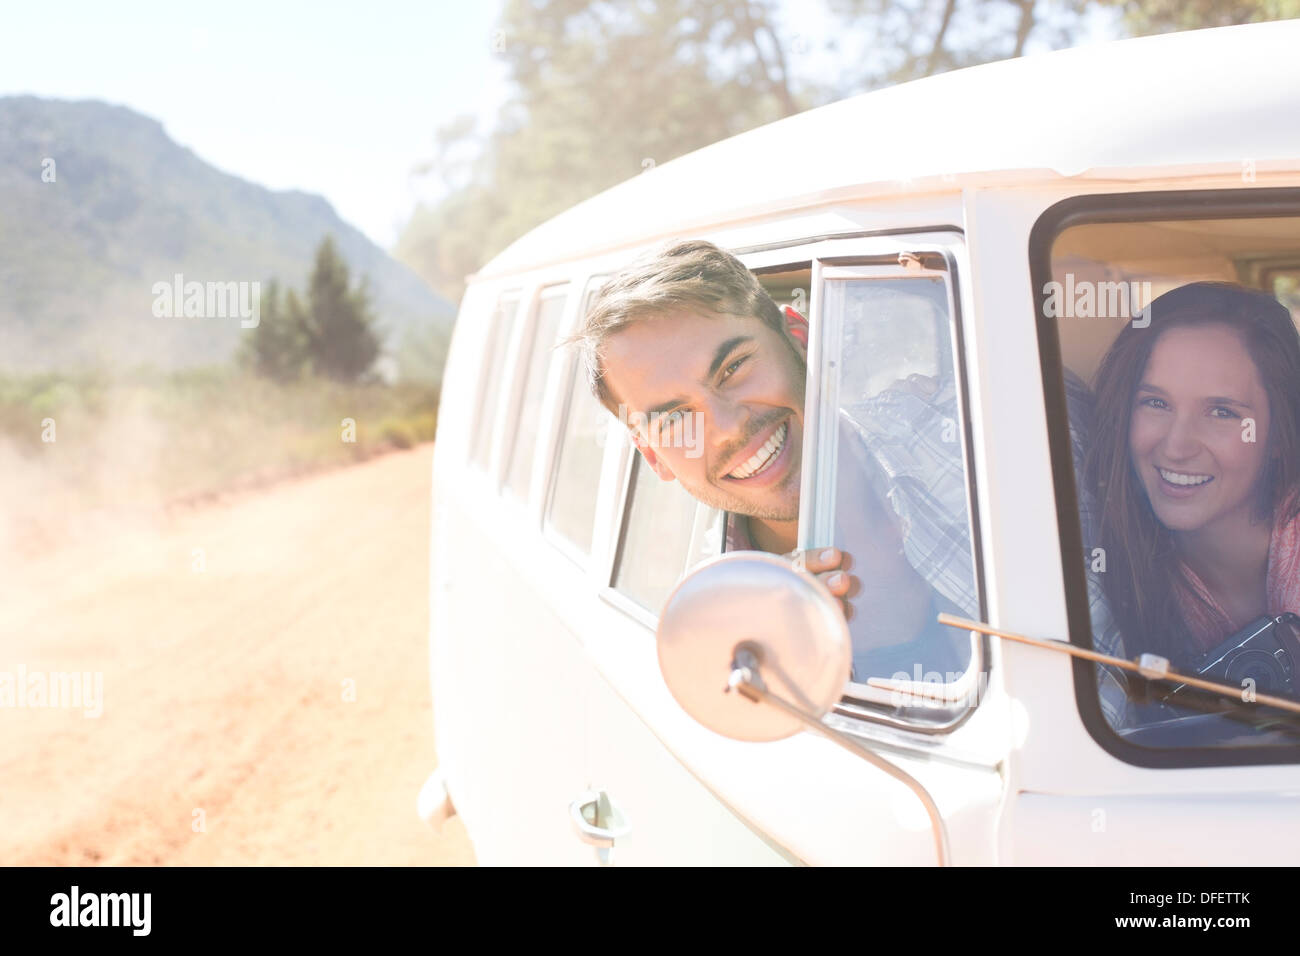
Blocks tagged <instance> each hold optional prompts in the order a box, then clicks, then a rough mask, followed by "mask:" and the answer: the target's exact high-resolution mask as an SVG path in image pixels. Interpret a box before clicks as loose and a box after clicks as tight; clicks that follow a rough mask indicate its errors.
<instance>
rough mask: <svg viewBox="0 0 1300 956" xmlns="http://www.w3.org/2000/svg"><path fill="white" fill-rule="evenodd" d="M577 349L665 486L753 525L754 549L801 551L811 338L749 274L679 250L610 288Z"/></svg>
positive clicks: (707, 255)
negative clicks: (803, 451)
mask: <svg viewBox="0 0 1300 956" xmlns="http://www.w3.org/2000/svg"><path fill="white" fill-rule="evenodd" d="M578 340H579V341H580V342H581V344H582V345H583V347H584V351H585V354H586V358H587V368H588V370H589V372H590V373H591V376H592V386H593V391H594V392H595V394H596V395H597V397H598V398H599V399H600V400H601V403H602V404H604V406H605V407H606V408H608V409H609V410H610V411H611V412H613V413H614V414H615V415H617V416H618V417H619V419H620V420H621V421H623V422H625V423H626V424H627V425H628V426H629V428H630V431H631V433H632V438H633V441H634V442H635V443H636V446H637V448H638V449H639V450H640V452H641V454H642V455H644V456H645V460H646V463H647V464H648V465H649V466H650V467H651V468H653V469H654V470H655V472H656V473H657V474H658V475H659V477H660V478H663V479H664V480H667V481H671V480H673V479H676V480H677V481H678V482H679V483H680V484H681V486H682V487H683V488H684V489H685V490H686V491H687V492H689V493H690V494H691V495H692V496H694V497H695V498H697V499H699V500H700V501H703V502H704V503H705V504H708V505H710V506H712V507H715V508H720V509H722V510H725V511H729V512H732V513H733V514H736V515H742V516H746V517H747V518H748V533H749V536H750V538H751V539H752V542H753V544H754V546H755V547H757V548H759V549H761V550H764V551H771V552H776V553H781V552H788V551H791V550H793V549H794V547H795V541H796V537H797V531H798V518H799V476H800V450H801V447H802V442H803V394H804V379H805V353H804V349H805V347H806V342H807V338H806V333H805V332H804V330H803V328H802V327H801V326H800V324H799V322H798V321H797V320H796V319H795V318H793V317H788V316H786V315H785V314H783V313H782V312H781V310H780V309H779V308H778V307H777V305H776V303H775V302H773V301H772V299H771V297H769V296H768V294H767V293H766V292H765V291H764V290H763V288H762V286H760V285H759V284H758V280H757V279H756V278H755V277H754V276H753V274H752V273H750V272H749V270H747V269H746V268H745V267H744V266H743V265H742V264H741V263H740V262H739V261H738V260H736V259H735V258H733V257H732V256H729V255H727V254H726V253H724V252H722V251H721V250H719V249H717V248H716V247H715V246H712V245H710V244H709V243H704V242H686V243H680V244H678V245H675V246H673V247H672V248H670V249H668V250H667V251H665V252H664V253H663V254H662V255H661V256H657V257H655V258H653V259H650V260H647V261H645V262H643V263H642V264H641V265H640V266H639V267H634V268H632V269H630V270H628V271H627V272H626V273H624V274H623V275H621V276H619V277H618V278H616V279H614V280H613V281H612V282H610V283H609V284H608V285H606V286H605V287H604V288H603V289H602V290H601V292H600V293H599V295H598V296H597V297H596V299H595V301H594V302H593V303H592V305H591V308H590V310H589V311H588V314H587V317H586V322H585V324H584V326H583V329H582V330H581V332H580V333H579V337H578Z"/></svg>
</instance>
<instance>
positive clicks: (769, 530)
mask: <svg viewBox="0 0 1300 956" xmlns="http://www.w3.org/2000/svg"><path fill="white" fill-rule="evenodd" d="M745 520H746V521H748V522H749V537H750V540H751V541H753V542H754V547H755V548H757V549H758V550H760V551H766V552H768V553H769V554H788V553H789V552H791V551H793V550H794V549H795V548H796V547H798V545H799V520H798V519H797V518H796V519H794V520H793V521H772V520H768V519H766V518H754V517H750V518H746V519H745Z"/></svg>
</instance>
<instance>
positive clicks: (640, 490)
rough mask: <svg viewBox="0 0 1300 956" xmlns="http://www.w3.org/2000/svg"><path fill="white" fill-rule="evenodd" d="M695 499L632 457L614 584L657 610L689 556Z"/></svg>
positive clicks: (677, 578) (642, 605)
mask: <svg viewBox="0 0 1300 956" xmlns="http://www.w3.org/2000/svg"><path fill="white" fill-rule="evenodd" d="M695 517H696V502H695V499H694V498H692V497H691V496H690V495H688V494H687V493H686V492H685V491H683V490H682V487H681V485H679V484H678V483H677V482H675V481H664V480H663V479H661V478H660V477H659V476H658V475H656V474H655V473H654V469H652V468H650V467H649V466H648V465H646V463H645V460H644V459H643V458H642V457H641V456H640V455H639V454H635V455H633V461H632V479H631V488H630V491H629V495H628V502H627V510H626V512H625V514H624V517H623V533H622V534H621V535H620V536H619V543H618V557H617V559H616V560H615V562H614V588H615V590H617V591H620V592H622V593H623V594H626V595H627V596H628V597H630V598H631V599H632V600H633V601H635V602H636V603H637V604H639V605H641V607H643V608H645V609H646V610H647V611H650V612H651V613H653V614H656V615H657V614H658V613H659V609H660V608H661V607H662V606H663V603H664V601H665V600H667V598H668V595H669V594H671V593H672V590H673V588H674V587H676V585H677V582H678V581H679V580H681V577H682V574H683V573H684V571H685V569H686V564H687V560H688V558H689V557H690V555H691V538H692V532H693V530H694V527H695Z"/></svg>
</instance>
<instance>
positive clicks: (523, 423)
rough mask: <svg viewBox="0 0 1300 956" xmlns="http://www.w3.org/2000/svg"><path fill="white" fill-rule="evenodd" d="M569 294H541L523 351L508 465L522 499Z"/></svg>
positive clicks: (558, 290)
mask: <svg viewBox="0 0 1300 956" xmlns="http://www.w3.org/2000/svg"><path fill="white" fill-rule="evenodd" d="M567 291H568V287H567V286H557V287H553V288H549V289H544V290H543V291H542V295H541V299H540V300H539V301H538V303H537V313H536V315H535V317H534V320H533V324H532V328H531V329H530V330H529V338H528V340H527V344H526V346H525V350H524V354H525V356H526V359H525V361H526V362H527V369H528V372H527V375H526V376H525V378H524V382H523V386H522V389H521V393H520V397H519V414H518V416H517V423H516V427H515V428H513V429H512V430H513V436H512V439H511V440H512V445H511V449H510V453H509V464H507V465H506V487H507V488H508V489H509V490H510V493H511V494H513V495H514V496H515V497H517V498H520V499H523V498H526V497H527V496H528V481H529V478H530V477H531V476H532V467H533V454H534V450H535V449H536V448H537V442H538V434H537V424H538V420H539V419H540V417H541V411H542V393H543V392H544V391H545V389H546V370H547V369H548V368H549V367H550V362H551V356H552V355H554V354H555V339H556V334H557V332H558V331H559V328H560V316H561V315H562V314H563V312H564V304H565V301H566V293H567Z"/></svg>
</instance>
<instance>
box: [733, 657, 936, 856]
mask: <svg viewBox="0 0 1300 956" xmlns="http://www.w3.org/2000/svg"><path fill="white" fill-rule="evenodd" d="M756 651H757V648H755V647H753V645H750V644H749V643H748V642H745V643H742V644H739V645H737V646H736V651H735V656H734V659H733V662H732V668H731V674H730V676H729V677H728V679H727V690H728V691H731V690H735V691H736V692H737V693H739V694H740V695H741V696H743V697H745V698H746V699H748V700H752V701H753V702H754V703H756V704H757V703H764V704H770V705H771V706H773V707H775V708H777V709H778V710H781V711H783V712H785V713H786V714H788V715H789V716H791V717H794V718H795V719H797V720H799V721H800V722H801V723H802V724H804V725H805V726H806V727H808V729H809V730H815V731H816V732H817V733H819V734H821V735H822V736H823V737H826V738H827V739H828V740H832V741H834V742H835V743H837V744H839V745H840V746H841V747H843V748H844V749H845V750H847V751H849V752H850V753H853V754H856V755H857V756H859V757H861V758H862V759H863V760H865V761H867V763H869V764H871V765H872V766H873V767H876V768H878V769H880V770H883V771H884V772H885V773H887V774H889V776H891V777H893V778H894V779H895V780H897V781H899V782H900V783H902V784H903V785H904V786H906V787H907V788H908V789H909V790H911V791H912V792H913V793H914V794H916V796H917V799H919V800H920V801H921V803H922V804H923V805H924V806H925V812H926V813H927V814H928V815H929V817H930V829H931V831H932V832H933V834H934V848H935V852H936V853H937V854H938V857H939V865H940V866H948V865H949V864H950V863H951V857H950V855H949V850H948V829H947V827H945V826H944V822H943V815H942V814H941V813H940V812H939V807H938V806H937V805H936V804H935V802H934V798H933V797H931V796H930V792H929V791H928V790H926V789H925V787H923V786H922V785H921V783H920V781H919V780H917V779H916V778H915V777H913V776H912V775H911V774H909V773H908V772H907V771H905V770H903V769H902V768H900V767H897V766H895V765H894V764H892V763H890V762H889V761H888V760H886V759H885V758H884V757H881V756H879V755H878V754H875V753H873V752H872V751H870V750H868V749H867V748H866V747H864V746H862V745H861V744H859V743H858V742H857V741H856V740H854V739H853V738H852V737H850V736H848V734H844V733H841V732H840V731H838V730H836V729H835V728H833V727H830V726H827V725H826V724H824V723H822V722H821V721H820V720H818V719H817V718H816V717H814V716H813V715H812V714H807V713H804V712H803V711H802V710H800V709H799V708H798V707H796V706H795V705H794V704H791V703H790V702H789V701H787V700H784V699H783V698H781V697H779V696H778V695H776V694H774V693H772V692H771V691H770V690H768V689H767V687H766V686H765V685H764V684H763V679H762V677H760V676H759V672H758V663H759V654H758V653H756Z"/></svg>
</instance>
